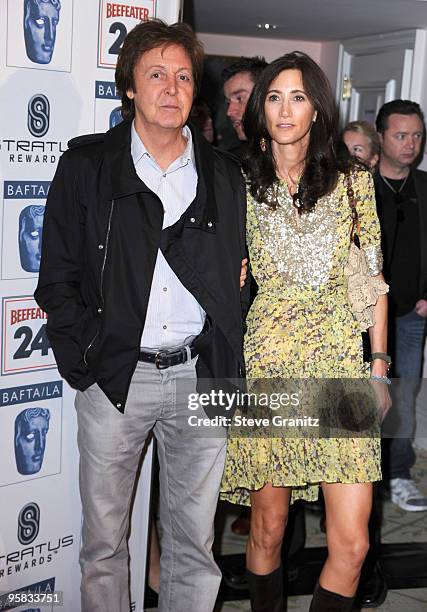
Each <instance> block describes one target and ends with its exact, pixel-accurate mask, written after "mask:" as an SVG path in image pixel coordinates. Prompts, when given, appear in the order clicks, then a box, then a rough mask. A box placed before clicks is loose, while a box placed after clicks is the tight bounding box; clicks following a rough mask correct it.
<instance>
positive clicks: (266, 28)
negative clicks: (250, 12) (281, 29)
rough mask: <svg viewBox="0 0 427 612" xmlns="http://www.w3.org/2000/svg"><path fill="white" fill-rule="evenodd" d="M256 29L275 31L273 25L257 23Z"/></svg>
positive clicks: (274, 25) (275, 26)
mask: <svg viewBox="0 0 427 612" xmlns="http://www.w3.org/2000/svg"><path fill="white" fill-rule="evenodd" d="M257 28H259V29H263V30H275V29H276V28H277V25H276V24H275V23H257Z"/></svg>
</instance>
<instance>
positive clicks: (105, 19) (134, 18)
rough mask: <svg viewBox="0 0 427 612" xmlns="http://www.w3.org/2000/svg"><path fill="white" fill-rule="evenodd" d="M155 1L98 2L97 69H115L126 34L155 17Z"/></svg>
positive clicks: (108, 0) (107, 0)
mask: <svg viewBox="0 0 427 612" xmlns="http://www.w3.org/2000/svg"><path fill="white" fill-rule="evenodd" d="M156 5H157V0H119V1H117V2H111V1H110V0H100V3H99V28H98V67H100V68H115V66H116V62H117V56H118V54H119V51H120V49H121V47H122V44H123V41H124V39H125V37H126V35H127V33H128V32H129V31H130V30H132V28H134V27H135V26H136V25H137V24H138V23H140V22H141V21H148V20H149V19H153V18H154V17H155V16H156Z"/></svg>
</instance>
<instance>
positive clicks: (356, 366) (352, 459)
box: [221, 52, 389, 612]
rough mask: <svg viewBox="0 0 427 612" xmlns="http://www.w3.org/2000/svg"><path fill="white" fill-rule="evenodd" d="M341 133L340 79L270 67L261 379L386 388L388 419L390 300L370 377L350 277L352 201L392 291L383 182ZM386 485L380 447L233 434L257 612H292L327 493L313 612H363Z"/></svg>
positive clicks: (251, 112)
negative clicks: (297, 562)
mask: <svg viewBox="0 0 427 612" xmlns="http://www.w3.org/2000/svg"><path fill="white" fill-rule="evenodd" d="M336 127H337V116H336V112H335V106H334V101H333V95H332V92H331V89H330V86H329V83H328V80H327V78H326V76H325V75H324V74H323V72H322V71H321V69H320V68H319V67H318V66H317V64H316V63H315V62H314V61H313V60H311V59H310V58H309V57H308V56H306V55H305V54H303V53H299V52H295V53H290V54H287V55H285V56H283V57H281V58H278V59H277V60H275V61H274V62H272V63H271V64H270V65H269V66H268V67H267V68H266V69H265V71H264V73H263V75H262V76H261V78H260V80H259V81H258V83H257V84H256V85H255V88H254V91H253V93H252V96H251V99H250V101H249V104H248V107H247V110H246V115H245V133H246V134H247V135H248V137H249V140H250V146H251V155H250V158H249V159H248V162H247V165H246V174H247V183H248V216H247V242H248V248H249V256H250V263H251V270H252V274H253V276H254V278H255V280H256V282H257V284H258V288H259V289H258V294H257V297H256V298H255V301H254V302H253V304H252V306H251V309H250V311H249V314H248V317H247V334H246V338H245V356H246V365H247V375H248V381H249V384H251V381H254V380H255V379H276V380H278V379H294V380H296V379H311V380H313V379H322V378H323V379H340V378H351V379H360V378H369V376H371V377H372V376H373V377H374V378H376V379H377V380H378V381H379V382H378V383H376V384H377V386H380V387H381V388H382V389H384V392H383V391H382V390H380V391H379V394H380V395H381V394H382V397H383V407H384V406H385V408H386V407H387V404H388V401H389V400H388V392H387V391H386V390H387V385H386V384H385V383H386V382H387V380H388V379H387V378H386V374H387V366H388V364H387V362H386V360H385V359H386V355H385V353H386V325H387V322H386V319H387V301H386V296H385V295H380V297H379V298H378V300H377V302H376V305H375V307H374V317H375V321H376V322H375V325H373V326H372V327H371V328H370V329H369V334H370V341H371V348H372V353H373V354H377V355H378V354H380V358H375V359H373V360H372V362H371V369H369V366H367V365H366V364H364V363H363V355H362V340H361V333H360V327H359V324H358V322H357V320H356V318H355V315H354V314H353V311H352V308H351V306H350V303H349V299H348V295H347V286H346V280H345V276H344V267H345V265H346V263H347V259H348V253H349V245H350V229H351V226H352V211H351V208H350V203H349V189H352V190H353V193H354V195H355V199H356V201H357V210H358V216H359V220H360V226H361V227H360V236H359V238H360V243H361V247H362V249H363V251H364V253H365V255H366V259H367V262H368V268H369V274H370V275H372V277H377V278H378V279H381V276H380V275H381V269H382V256H381V250H380V230H379V224H378V219H377V215H376V208H375V199H374V192H373V185H372V179H371V176H370V174H369V172H367V171H365V170H363V169H362V168H359V167H357V166H351V167H348V168H346V169H345V170H346V171H345V172H343V171H342V168H340V167H339V162H338V161H337V159H336V156H335V152H334V143H335V130H336ZM379 285H381V283H379ZM383 292H384V293H385V289H384V290H383ZM377 355H376V356H377ZM380 479H381V470H380V441H379V440H378V438H376V437H364V438H348V437H347V438H345V437H339V438H327V437H323V438H322V437H319V436H318V437H313V436H311V437H307V436H300V437H289V436H288V437H283V436H274V435H273V436H268V435H265V436H262V435H254V436H252V437H248V436H240V435H237V436H236V435H234V436H233V435H232V436H231V438H230V440H229V445H228V451H227V460H226V467H225V472H224V478H223V483H222V494H221V496H222V498H223V499H227V500H228V501H231V502H233V503H237V504H246V505H251V508H252V519H251V531H250V535H249V539H248V545H247V569H248V581H249V586H250V593H251V605H252V610H253V611H256V612H260V611H266V612H267V611H268V612H278V611H279V610H283V591H282V570H281V567H280V559H281V555H280V550H281V545H282V539H283V535H284V531H285V527H286V521H287V514H288V508H289V503H291V502H292V501H294V500H295V499H305V500H315V499H316V498H317V495H318V490H319V486H321V487H322V490H323V494H324V498H325V504H326V516H327V518H326V521H327V539H328V558H327V561H326V562H325V565H324V567H323V569H322V573H321V575H320V580H319V584H318V585H317V587H316V590H315V593H314V596H313V601H312V604H311V607H310V610H311V611H313V612H317V611H320V610H322V611H324V612H326V611H327V612H331V611H332V610H342V611H344V610H350V609H351V607H352V605H353V599H354V595H355V592H356V588H357V584H358V580H359V575H360V569H361V566H362V564H363V560H364V558H365V555H366V552H367V549H368V546H369V538H368V521H369V515H370V511H371V504H372V482H373V481H376V480H380Z"/></svg>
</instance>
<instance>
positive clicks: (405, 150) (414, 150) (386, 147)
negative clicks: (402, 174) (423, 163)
mask: <svg viewBox="0 0 427 612" xmlns="http://www.w3.org/2000/svg"><path fill="white" fill-rule="evenodd" d="M423 134H424V128H423V122H422V121H421V119H420V118H419V117H418V115H399V114H397V113H394V114H392V115H390V117H389V118H388V127H387V129H386V130H385V132H384V134H380V141H381V159H383V160H386V161H388V162H389V163H390V164H392V165H394V166H396V167H399V168H406V167H409V166H410V165H411V164H413V163H414V161H415V160H416V158H417V157H418V155H419V153H420V151H421V143H422V140H423Z"/></svg>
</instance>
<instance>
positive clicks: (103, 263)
mask: <svg viewBox="0 0 427 612" xmlns="http://www.w3.org/2000/svg"><path fill="white" fill-rule="evenodd" d="M113 209H114V200H111V208H110V215H109V217H108V228H107V235H106V238H105V248H104V259H103V262H102V268H101V279H100V284H99V289H100V294H101V307H102V310H104V295H103V286H104V270H105V264H106V262H107V252H108V242H109V238H110V230H111V218H112V216H113ZM99 331H100V330H99V329H98V331H97V332H96V334H95V335H94V337H93V338H92V340H91V341H90V342H89V344H88V345H87V347H86V349H85V352H84V353H83V361H84V363H85V365H89V364H88V362H87V360H86V358H87V354H88V352H89V350H90V349H91V348H92V346H93V344H94V342H95V340H96V339H97V337H98V336H99Z"/></svg>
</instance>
